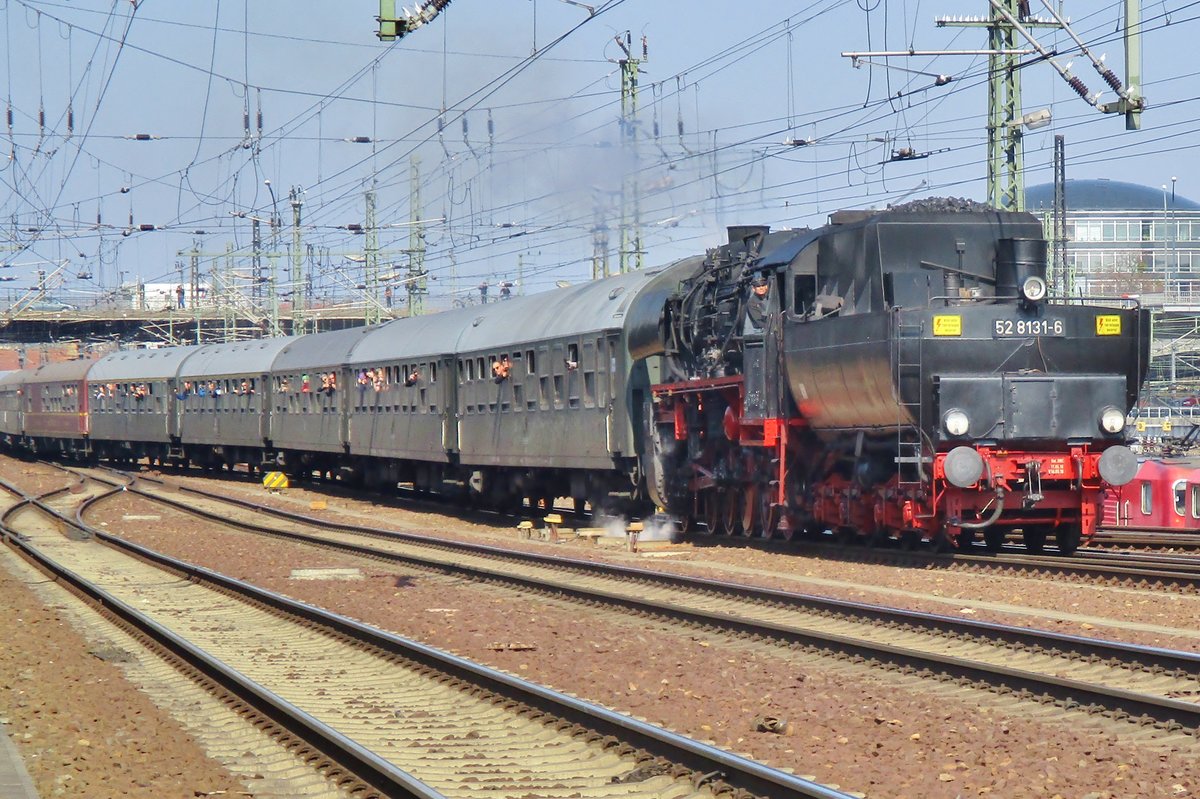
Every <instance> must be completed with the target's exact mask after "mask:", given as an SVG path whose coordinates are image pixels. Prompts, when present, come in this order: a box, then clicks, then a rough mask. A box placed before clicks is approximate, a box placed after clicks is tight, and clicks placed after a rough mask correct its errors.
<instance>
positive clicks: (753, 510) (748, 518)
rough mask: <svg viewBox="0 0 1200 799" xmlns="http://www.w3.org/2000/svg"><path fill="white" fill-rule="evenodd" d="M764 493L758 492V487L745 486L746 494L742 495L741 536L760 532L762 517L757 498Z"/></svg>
mask: <svg viewBox="0 0 1200 799" xmlns="http://www.w3.org/2000/svg"><path fill="white" fill-rule="evenodd" d="M764 493H765V492H764V491H761V490H759V488H758V486H754V485H751V486H746V492H745V493H744V494H743V495H742V501H741V506H742V535H744V536H752V535H755V534H757V533H759V532H760V530H759V526H758V525H759V522H760V520H761V519H762V515H761V514H760V513H759V509H758V498H759V496H761V495H762V494H764Z"/></svg>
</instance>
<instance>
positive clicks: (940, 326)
mask: <svg viewBox="0 0 1200 799" xmlns="http://www.w3.org/2000/svg"><path fill="white" fill-rule="evenodd" d="M933 335H935V336H961V335H962V317H961V316H949V315H935V316H934V317H933Z"/></svg>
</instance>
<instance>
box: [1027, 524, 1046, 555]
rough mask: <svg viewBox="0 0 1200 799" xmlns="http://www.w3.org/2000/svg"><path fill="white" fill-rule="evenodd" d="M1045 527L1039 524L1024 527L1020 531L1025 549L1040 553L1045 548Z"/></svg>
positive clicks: (1035, 553) (1036, 553)
mask: <svg viewBox="0 0 1200 799" xmlns="http://www.w3.org/2000/svg"><path fill="white" fill-rule="evenodd" d="M1046 533H1047V528H1046V527H1044V526H1041V525H1036V526H1035V525H1031V526H1029V527H1026V528H1025V530H1024V532H1023V533H1022V536H1023V538H1024V539H1025V550H1026V551H1027V552H1030V553H1032V554H1034V555H1040V554H1042V552H1043V551H1044V550H1045V549H1046Z"/></svg>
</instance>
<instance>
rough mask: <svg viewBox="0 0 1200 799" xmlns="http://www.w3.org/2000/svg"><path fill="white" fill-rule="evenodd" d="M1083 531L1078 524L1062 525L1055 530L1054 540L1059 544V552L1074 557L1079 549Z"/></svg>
mask: <svg viewBox="0 0 1200 799" xmlns="http://www.w3.org/2000/svg"><path fill="white" fill-rule="evenodd" d="M1082 535H1083V534H1082V531H1081V530H1080V528H1079V525H1077V524H1060V525H1059V526H1058V527H1057V528H1055V530H1054V538H1055V540H1056V541H1057V542H1058V551H1059V552H1061V553H1062V554H1064V555H1074V554H1075V550H1077V549H1079V541H1080V539H1081V538H1082Z"/></svg>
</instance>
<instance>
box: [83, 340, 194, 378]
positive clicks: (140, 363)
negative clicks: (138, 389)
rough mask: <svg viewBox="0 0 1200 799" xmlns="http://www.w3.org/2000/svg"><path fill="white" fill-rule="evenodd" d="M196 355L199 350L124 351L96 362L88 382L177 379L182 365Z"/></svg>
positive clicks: (163, 348) (186, 348) (171, 348)
mask: <svg viewBox="0 0 1200 799" xmlns="http://www.w3.org/2000/svg"><path fill="white" fill-rule="evenodd" d="M195 351H196V348H195V347H162V348H160V349H153V350H121V351H120V352H114V353H113V354H111V355H105V356H104V357H103V358H101V359H100V360H98V361H96V365H95V366H94V367H92V371H91V372H90V373H89V374H88V380H90V381H92V382H95V383H121V382H124V381H127V380H166V379H169V378H173V377H175V373H176V372H177V371H178V370H179V364H180V363H182V362H183V359H184V358H186V357H188V356H189V355H191V354H192V353H193V352H195Z"/></svg>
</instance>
